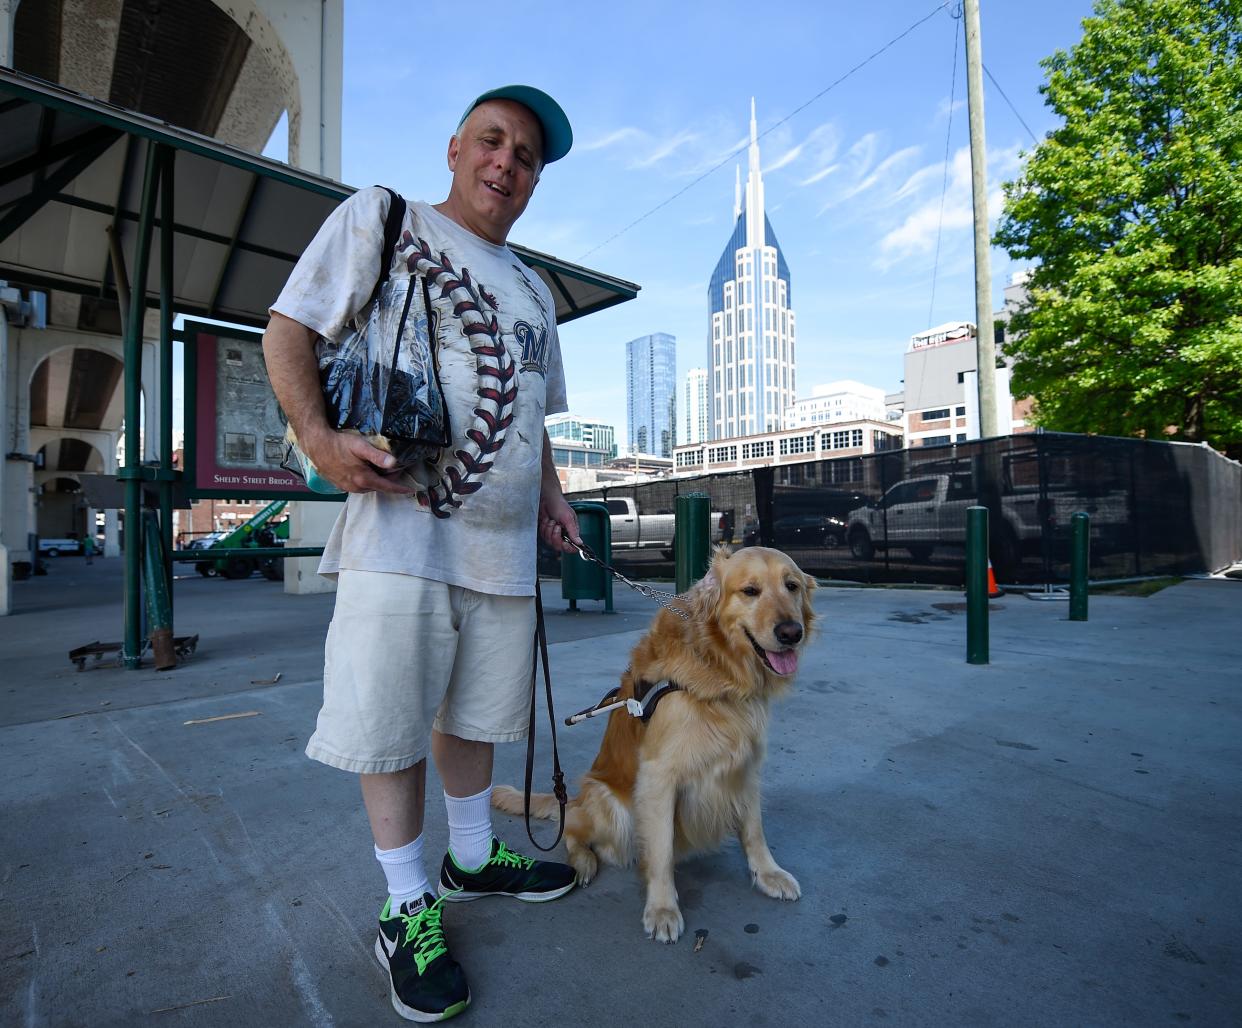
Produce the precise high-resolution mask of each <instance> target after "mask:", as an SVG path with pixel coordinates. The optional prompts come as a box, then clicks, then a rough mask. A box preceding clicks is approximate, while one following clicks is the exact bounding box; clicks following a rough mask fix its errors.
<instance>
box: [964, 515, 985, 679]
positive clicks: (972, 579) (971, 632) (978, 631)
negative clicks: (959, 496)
mask: <svg viewBox="0 0 1242 1028" xmlns="http://www.w3.org/2000/svg"><path fill="white" fill-rule="evenodd" d="M987 662H988V509H987V507H969V508H967V510H966V663H967V664H986V663H987Z"/></svg>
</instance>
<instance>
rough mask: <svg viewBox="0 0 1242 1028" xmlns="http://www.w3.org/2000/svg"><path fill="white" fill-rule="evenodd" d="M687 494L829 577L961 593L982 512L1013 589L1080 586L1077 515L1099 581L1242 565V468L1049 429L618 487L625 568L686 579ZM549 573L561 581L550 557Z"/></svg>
mask: <svg viewBox="0 0 1242 1028" xmlns="http://www.w3.org/2000/svg"><path fill="white" fill-rule="evenodd" d="M681 493H706V494H708V495H709V496H710V497H711V510H712V537H713V540H716V541H722V542H727V543H731V544H733V545H734V546H749V545H756V544H758V545H765V546H774V547H776V548H777V549H781V550H784V551H785V552H787V553H788V554H790V556H792V557H793V558H794V559H795V560H796V561H797V562H798V563H799V565H800V566H801V567H802V568H803V569H804V570H805V571H807V572H809V573H811V574H814V575H817V576H819V577H821V578H837V579H844V580H850V581H859V582H915V583H929V584H946V585H961V584H962V583H964V581H965V548H964V547H965V536H966V509H967V508H968V507H971V506H975V505H982V506H985V507H987V508H988V511H989V518H988V521H989V555H990V557H991V560H992V564H993V567H994V569H995V572H996V576H997V578H998V580H999V581H1001V582H1003V583H1015V584H1025V585H1038V584H1043V583H1058V582H1065V581H1068V578H1069V551H1070V516H1071V515H1072V514H1074V513H1075V512H1076V511H1085V512H1086V513H1087V514H1089V515H1090V518H1091V522H1090V524H1091V568H1090V575H1091V577H1092V578H1094V579H1109V578H1130V577H1136V576H1144V575H1160V574H1193V573H1198V572H1205V571H1214V570H1218V569H1220V568H1222V567H1225V566H1227V565H1229V564H1231V563H1233V562H1235V561H1237V560H1240V559H1242V465H1239V464H1238V463H1236V462H1234V461H1231V460H1228V459H1226V458H1224V457H1222V456H1221V455H1220V454H1218V453H1216V452H1215V451H1213V450H1211V449H1209V448H1208V447H1205V446H1194V445H1189V444H1184V443H1163V442H1152V441H1147V440H1141V439H1119V438H1109V437H1099V436H1079V435H1063V434H1059V433H1035V434H1029V435H1016V436H1008V437H1005V438H1001V439H989V440H985V441H976V442H968V443H956V444H951V445H948V446H937V447H921V448H916V449H910V450H896V451H889V452H886V453H876V454H870V455H867V456H862V457H846V458H840V459H837V460H824V461H808V462H806V463H801V464H785V465H778V466H776V467H766V468H756V469H754V470H753V471H744V472H733V473H729V474H724V475H704V476H700V477H696V478H678V479H664V480H660V481H656V482H646V483H640V484H637V485H624V486H608V487H606V488H601V489H597V490H594V491H592V492H589V493H579V494H572V495H570V497H569V498H570V499H571V500H578V499H596V500H603V501H605V502H608V501H612V502H609V508H610V512H611V515H612V516H611V519H610V520H611V525H612V530H613V550H612V556H613V564H614V565H615V566H616V567H617V568H618V569H619V570H621V571H622V572H623V573H624V574H626V575H628V576H630V577H639V578H642V577H646V578H672V577H673V532H672V527H673V516H672V515H673V510H674V506H675V501H676V497H677V496H678V494H681ZM541 569H542V570H543V571H544V572H545V573H548V574H552V575H555V574H557V573H558V563H557V560H556V558H555V557H553V556H552V555H551V554H547V553H545V554H544V559H543V562H542V564H541Z"/></svg>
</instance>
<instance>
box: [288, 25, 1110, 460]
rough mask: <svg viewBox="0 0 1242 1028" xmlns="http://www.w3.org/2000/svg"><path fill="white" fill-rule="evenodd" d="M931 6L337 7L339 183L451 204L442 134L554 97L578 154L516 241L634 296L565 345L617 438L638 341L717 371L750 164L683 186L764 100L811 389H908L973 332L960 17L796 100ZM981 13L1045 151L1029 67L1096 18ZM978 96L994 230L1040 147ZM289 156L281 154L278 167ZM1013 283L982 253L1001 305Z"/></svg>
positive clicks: (557, 170) (549, 183) (573, 374)
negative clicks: (507, 101)
mask: <svg viewBox="0 0 1242 1028" xmlns="http://www.w3.org/2000/svg"><path fill="white" fill-rule="evenodd" d="M937 6H938V5H937V0H889V2H885V3H875V4H845V3H840V2H835V0H817V2H807V3H801V2H799V3H789V2H774V3H771V4H767V5H760V4H755V3H753V2H752V3H737V2H734V0H722V2H717V3H713V4H710V5H709V4H702V5H700V4H694V3H689V4H670V3H667V0H664V2H659V3H656V2H649V0H640V2H627V3H623V4H618V3H615V2H613V3H607V4H600V3H595V2H591V0H584V2H579V3H573V4H570V3H545V2H539V0H534V2H527V3H523V4H520V5H501V6H500V7H496V6H495V5H487V6H485V7H476V8H472V9H460V11H461V13H458V14H456V15H454V14H453V13H452V11H451V10H450V9H447V8H446V9H442V10H440V9H436V8H434V7H425V6H423V5H417V6H416V5H409V6H408V7H407V6H406V5H396V4H391V3H381V2H378V0H348V2H347V3H346V5H345V57H344V98H343V102H344V110H343V114H344V125H343V140H344V142H343V166H342V178H343V179H344V181H346V182H348V183H351V184H353V185H358V186H361V185H369V184H371V183H377V182H378V183H383V184H385V185H391V186H393V187H394V188H397V189H398V190H400V191H401V192H403V193H404V194H405V195H406V196H407V197H409V198H418V199H425V200H428V201H431V202H437V201H439V200H441V199H443V198H444V196H445V195H446V194H447V191H448V185H449V173H448V170H447V167H446V165H445V150H446V147H447V142H448V137H449V136H450V135H451V133H452V131H453V129H454V128H455V126H456V124H457V119H458V117H459V116H460V114H461V110H462V108H463V107H464V106H465V104H466V103H467V102H468V101H469V100H470V99H471V98H473V97H474V96H476V95H477V94H478V93H480V92H482V91H483V90H485V89H488V88H491V87H493V86H496V85H500V84H503V83H507V82H528V83H530V84H532V85H536V86H539V87H540V88H542V89H545V90H547V91H548V92H549V93H551V94H552V95H553V96H555V97H556V98H557V99H558V100H559V101H560V102H561V104H562V106H563V107H564V108H565V110H566V112H567V113H568V115H569V118H570V120H571V122H572V123H573V126H574V137H575V145H574V149H573V151H572V152H571V153H570V154H569V156H568V157H566V158H565V159H564V160H563V161H560V162H558V163H556V164H553V165H551V166H550V167H548V168H547V169H546V170H545V172H544V175H543V179H542V181H541V182H540V184H539V186H538V188H537V189H536V191H535V195H534V198H533V199H532V201H531V204H530V206H529V207H528V208H527V212H526V214H525V216H524V217H523V218H522V220H521V221H519V222H518V224H517V225H516V226H515V228H514V230H513V233H512V235H511V240H512V241H513V242H517V243H521V244H523V245H526V246H529V247H532V248H534V249H536V250H541V251H544V252H547V253H551V254H554V255H556V256H558V257H562V258H565V259H567V260H570V261H574V262H578V263H582V264H585V265H587V266H588V267H591V268H594V269H597V270H599V271H603V272H606V273H609V274H612V275H616V276H619V277H621V278H624V279H628V280H630V281H633V282H637V283H638V284H639V285H641V286H642V292H641V293H640V294H639V297H638V299H636V300H634V301H631V302H630V303H627V304H623V305H621V306H619V307H617V308H614V309H612V310H610V311H605V312H602V313H600V314H597V315H593V316H590V317H587V318H584V319H582V320H580V321H577V322H573V323H571V324H569V325H566V326H564V327H563V328H562V331H561V345H562V349H563V352H564V358H565V366H566V372H567V378H568V386H569V397H570V405H571V408H572V410H573V411H574V413H577V414H581V415H583V416H585V417H591V418H597V419H599V420H602V421H605V422H607V423H610V424H613V425H614V426H615V427H616V428H617V432H618V439H619V440H624V438H625V343H626V341H627V340H629V339H632V338H635V337H637V336H640V335H645V334H647V333H649V332H670V333H672V334H674V335H675V336H676V337H677V351H678V354H677V356H678V376H679V379H680V378H682V377H684V374H685V371H686V370H687V369H689V368H690V367H694V366H703V365H704V364H705V358H706V346H705V339H706V325H707V282H708V278H709V276H710V275H711V271H712V268H713V267H714V266H715V263H716V261H717V259H718V258H719V256H720V252H721V250H722V248H723V246H724V244H725V242H726V241H727V239H728V237H729V234H730V230H731V227H732V208H733V183H734V166H735V165H736V164H739V163H740V164H741V165H742V166H743V176H744V175H745V153H744V152H742V153H741V154H739V155H738V156H737V157H736V158H734V159H732V160H729V161H727V162H726V163H725V164H724V165H723V166H721V167H719V168H717V169H716V170H715V171H713V172H711V173H710V174H708V175H707V176H706V177H705V178H703V180H702V181H699V182H697V183H696V184H694V185H692V186H691V187H690V188H689V189H686V187H687V186H688V185H690V183H691V182H693V181H694V180H695V179H696V178H697V177H699V176H700V175H703V173H704V172H706V171H708V169H710V168H712V167H713V166H715V165H717V164H718V163H719V162H721V161H722V160H724V159H725V158H726V157H727V156H728V155H729V154H730V153H731V152H732V151H734V150H737V149H739V148H741V147H744V146H745V144H746V140H747V133H748V123H749V117H750V100H751V97H752V96H753V97H754V98H755V103H756V107H757V114H758V128H759V132H760V133H765V132H767V133H768V134H767V135H765V136H763V138H761V140H760V148H761V152H762V158H763V167H764V183H765V188H766V193H767V211H768V215H769V218H770V219H771V221H772V225H773V227H774V229H775V231H776V234H777V237H778V238H779V240H780V243H781V248H782V250H783V251H784V254H785V257H786V260H787V261H788V264H789V268H790V276H791V280H792V292H793V307H794V310H795V311H796V313H797V317H798V392H799V395H800V396H807V395H810V391H811V387H812V386H814V385H816V384H818V383H823V382H827V381H831V380H833V379H838V378H854V379H858V380H860V381H862V382H865V383H867V384H870V385H875V386H879V387H881V388H883V389H885V390H886V391H888V390H893V389H897V388H899V387H900V379H901V375H902V354H903V352H904V349H905V345H906V342H907V340H908V338H909V336H910V335H911V334H912V333H914V332H917V331H920V330H922V329H924V328H927V327H928V326H929V325H930V324H937V323H940V322H943V321H948V320H953V319H969V320H973V319H974V313H973V312H974V284H973V257H972V243H971V227H970V226H971V220H970V204H971V199H970V163H969V156H968V151H967V146H968V132H967V120H966V108H965V97H966V73H965V47H964V43H963V42H962V39H961V21H960V20H955V19H954V18H953V17H952V16H951V13H950V12H951V10H952V8H951V7H950V8H946V9H944V10H940V11H938V12H937V13H935V14H934V15H933V16H932V17H931V18H930V19H929V20H928V21H926V22H924V23H923V24H922V25H921V26H920V27H918V28H916V29H915V30H914V31H913V32H911V33H910V34H909V35H908V36H906V37H905V38H904V39H902V40H900V41H899V42H897V43H894V44H893V45H892V47H891V48H889V49H888V50H887V51H886V52H884V53H883V54H881V55H880V56H879V57H877V58H876V59H875V60H874V61H872V62H871V63H870V64H868V65H867V66H866V67H864V68H863V69H861V70H860V71H858V72H855V73H854V74H853V75H852V76H851V77H849V78H848V79H847V80H846V81H845V82H843V83H841V84H839V85H837V86H835V87H834V88H832V89H831V90H829V91H828V92H827V93H826V94H824V95H823V96H820V97H819V98H818V99H816V100H814V101H813V102H811V103H809V104H808V103H807V101H809V100H811V99H812V98H813V97H815V96H816V95H817V94H819V93H821V92H822V91H823V90H825V89H826V88H827V87H828V86H829V85H831V84H832V83H833V82H834V81H835V80H836V79H838V78H839V77H840V76H841V75H843V74H844V73H845V72H847V71H849V69H851V68H852V67H854V66H855V65H857V64H858V63H860V62H861V61H863V60H864V59H865V58H866V57H867V56H868V55H870V54H871V53H873V52H874V51H876V50H877V49H879V48H880V47H882V46H884V44H885V43H887V42H889V41H890V40H891V39H893V38H894V37H895V36H897V35H899V34H900V33H901V32H903V31H904V30H906V29H907V28H909V27H910V26H911V25H912V24H914V23H915V22H917V21H918V20H919V19H921V18H923V17H925V16H926V15H928V14H930V13H931V12H933V11H935V10H936V8H937ZM981 8H982V33H983V60H984V64H985V65H986V66H987V68H988V70H989V71H991V73H992V75H993V76H995V78H996V80H997V82H998V83H999V85H1000V88H1001V89H1003V90H1004V92H1005V94H1006V95H1007V96H1008V98H1009V100H1010V101H1011V102H1012V103H1013V105H1014V107H1015V108H1016V109H1017V112H1018V114H1019V115H1020V116H1021V119H1022V121H1025V123H1026V125H1027V126H1029V128H1030V129H1031V131H1033V132H1034V133H1035V134H1036V135H1037V136H1040V137H1042V135H1043V134H1044V133H1045V132H1046V131H1048V130H1049V129H1051V128H1053V127H1055V124H1056V122H1055V119H1054V118H1053V116H1052V114H1051V112H1050V111H1048V109H1047V108H1046V107H1045V106H1044V104H1043V99H1042V97H1041V96H1040V94H1039V92H1038V90H1039V86H1040V84H1041V83H1042V82H1043V72H1042V69H1041V68H1040V67H1039V61H1040V59H1041V58H1043V57H1046V56H1048V55H1050V54H1051V53H1052V52H1053V51H1055V50H1057V49H1068V48H1069V47H1071V46H1073V45H1074V44H1075V43H1076V42H1077V41H1078V39H1079V38H1080V36H1081V21H1082V19H1083V18H1084V17H1086V16H1088V15H1090V13H1091V4H1090V2H1089V0H1044V2H1042V3H1040V4H1038V5H1031V4H1018V3H1014V2H1012V0H982V3H981ZM955 34H956V35H957V40H958V45H957V74H956V87H955V88H954V90H953V93H952V96H950V80H951V78H952V76H953V64H954V38H955ZM984 85H985V112H986V117H987V143H988V154H989V158H988V164H989V190H990V192H991V193H992V196H993V200H994V203H993V206H992V207H991V215H992V218H993V221H995V218H996V215H997V213H998V211H999V196H1000V185H1001V182H1002V181H1003V180H1004V179H1007V178H1012V177H1013V176H1014V175H1015V174H1016V172H1017V170H1018V168H1019V167H1020V159H1021V158H1020V153H1021V151H1022V150H1024V149H1029V148H1030V147H1031V145H1032V139H1031V136H1030V135H1029V134H1028V132H1027V129H1026V128H1024V127H1023V125H1022V121H1020V120H1019V118H1018V117H1016V116H1015V114H1014V113H1013V111H1012V110H1011V109H1010V107H1009V105H1008V104H1007V103H1006V102H1005V101H1004V100H1003V99H1002V97H1001V96H1000V94H999V93H998V92H997V89H996V87H995V86H994V85H993V84H992V83H991V82H989V81H987V79H986V77H985V82H984ZM804 104H805V105H806V106H803V105H804ZM798 108H802V109H801V110H798ZM795 111H796V113H794V112H795ZM784 119H787V120H784ZM778 122H780V123H781V124H779V125H778V124H777V123H778ZM773 126H776V127H775V128H773ZM769 130H771V131H769ZM946 137H947V140H948V152H949V162H948V165H949V166H948V190H947V194H946V196H945V200H944V213H943V231H942V233H941V238H940V257H939V264H938V269H939V270H938V273H937V276H936V286H935V303H934V307H933V306H932V275H933V264H934V263H935V250H936V240H937V225H938V224H939V223H940V222H941V215H940V211H941V191H942V184H943V182H944V174H945V151H946ZM280 143H281V141H280V140H278V139H274V140H273V147H272V149H270V150H269V152H273V153H274V155H275V156H279V157H283V156H284V154H283V152H281V151H283V149H284V147H283V145H280ZM683 189H686V191H685V192H684V193H683V194H682V195H680V196H678V197H677V198H676V199H673V200H671V202H669V203H667V205H665V206H663V207H662V208H661V209H660V210H658V211H656V212H655V213H654V214H652V215H651V216H649V217H647V218H646V219H645V220H643V221H641V223H639V224H638V225H636V226H635V227H633V228H630V229H628V231H625V232H624V233H622V234H621V235H620V236H618V237H616V238H612V237H614V236H615V235H616V234H617V233H618V232H621V231H622V229H624V228H625V227H626V226H627V225H629V224H630V223H631V222H633V221H635V220H636V219H638V218H640V217H642V216H643V215H644V214H647V212H649V211H651V210H652V208H655V207H656V206H657V205H660V204H662V203H664V202H665V201H668V200H669V199H670V198H671V197H673V196H674V195H675V194H677V193H678V192H679V191H681V190H683ZM609 240H611V241H609ZM1015 270H1017V267H1016V266H1015V265H1014V264H1013V263H1012V262H1011V261H1010V260H1009V258H1008V256H1007V255H1005V254H1004V253H1002V252H1000V251H996V250H994V251H993V255H992V271H993V286H994V292H995V296H996V298H997V300H998V301H999V297H1000V290H1001V288H1002V286H1003V284H1004V283H1005V282H1006V281H1007V280H1008V277H1009V275H1010V273H1012V272H1013V271H1015Z"/></svg>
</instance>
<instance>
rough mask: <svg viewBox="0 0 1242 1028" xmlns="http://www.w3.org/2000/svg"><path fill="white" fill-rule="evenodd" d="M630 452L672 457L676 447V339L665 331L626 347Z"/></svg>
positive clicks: (630, 342) (630, 343)
mask: <svg viewBox="0 0 1242 1028" xmlns="http://www.w3.org/2000/svg"><path fill="white" fill-rule="evenodd" d="M625 369H626V380H625V381H626V386H625V395H626V415H627V421H628V422H629V443H630V453H649V454H652V455H653V456H656V457H672V456H673V447H674V446H676V445H677V429H676V425H677V339H676V337H675V336H671V335H669V334H668V333H667V332H655V333H652V334H651V335H649V336H640V337H639V338H638V339H631V340H630V341H629V342H628V343H626V344H625Z"/></svg>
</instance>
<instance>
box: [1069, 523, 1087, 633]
mask: <svg viewBox="0 0 1242 1028" xmlns="http://www.w3.org/2000/svg"><path fill="white" fill-rule="evenodd" d="M1090 564H1091V516H1090V515H1089V514H1087V513H1086V512H1084V511H1081V510H1080V511H1078V512H1077V513H1076V514H1071V515H1070V603H1069V619H1070V620H1071V621H1086V620H1087V569H1088V567H1089V566H1090Z"/></svg>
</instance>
